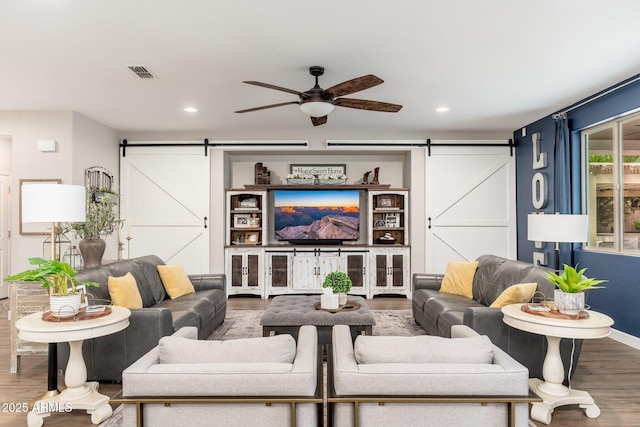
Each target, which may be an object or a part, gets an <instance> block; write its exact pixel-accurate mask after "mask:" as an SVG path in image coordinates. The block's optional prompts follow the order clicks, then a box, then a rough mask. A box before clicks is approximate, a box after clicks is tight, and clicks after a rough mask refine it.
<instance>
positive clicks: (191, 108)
mask: <svg viewBox="0 0 640 427" xmlns="http://www.w3.org/2000/svg"><path fill="white" fill-rule="evenodd" d="M184 111H186V112H187V113H197V112H198V109H197V108H195V107H187V108H185V109H184Z"/></svg>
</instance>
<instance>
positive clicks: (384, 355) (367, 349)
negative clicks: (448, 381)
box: [354, 335, 493, 364]
mask: <svg viewBox="0 0 640 427" xmlns="http://www.w3.org/2000/svg"><path fill="white" fill-rule="evenodd" d="M354 352H355V358H356V361H357V362H358V363H360V364H369V363H474V364H478V363H492V362H493V344H492V343H491V340H490V339H489V337H487V336H486V335H480V336H477V337H470V338H443V337H435V336H417V337H390V336H389V337H388V336H385V337H380V336H378V337H373V336H369V335H359V336H358V338H356V342H355V344H354Z"/></svg>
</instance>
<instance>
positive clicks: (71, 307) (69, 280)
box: [4, 258, 100, 317]
mask: <svg viewBox="0 0 640 427" xmlns="http://www.w3.org/2000/svg"><path fill="white" fill-rule="evenodd" d="M29 263H30V264H31V265H34V266H36V268H33V269H31V270H25V271H23V272H21V273H18V274H14V275H13V276H9V277H6V278H5V279H4V280H5V281H15V280H20V281H24V282H40V283H42V287H43V288H49V290H50V293H51V295H50V302H49V303H50V309H51V313H52V315H53V316H55V317H72V316H75V315H76V314H77V313H78V312H79V311H80V307H81V305H82V292H80V290H81V288H80V285H85V286H100V284H99V283H96V282H90V281H87V282H79V281H77V280H76V279H75V276H76V275H77V274H78V272H77V271H76V270H74V269H73V268H72V267H71V266H70V265H69V264H67V263H66V262H61V261H58V260H55V259H54V260H45V259H43V258H29ZM82 289H84V287H83V288H82Z"/></svg>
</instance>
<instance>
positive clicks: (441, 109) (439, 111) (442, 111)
mask: <svg viewBox="0 0 640 427" xmlns="http://www.w3.org/2000/svg"><path fill="white" fill-rule="evenodd" d="M436 111H437V112H438V113H446V112H447V111H449V107H438V108H436Z"/></svg>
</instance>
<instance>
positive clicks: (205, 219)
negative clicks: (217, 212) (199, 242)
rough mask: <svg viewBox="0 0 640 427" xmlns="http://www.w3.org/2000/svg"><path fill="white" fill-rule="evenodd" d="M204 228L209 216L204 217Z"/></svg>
mask: <svg viewBox="0 0 640 427" xmlns="http://www.w3.org/2000/svg"><path fill="white" fill-rule="evenodd" d="M204 228H207V217H206V216H205V217H204Z"/></svg>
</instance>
